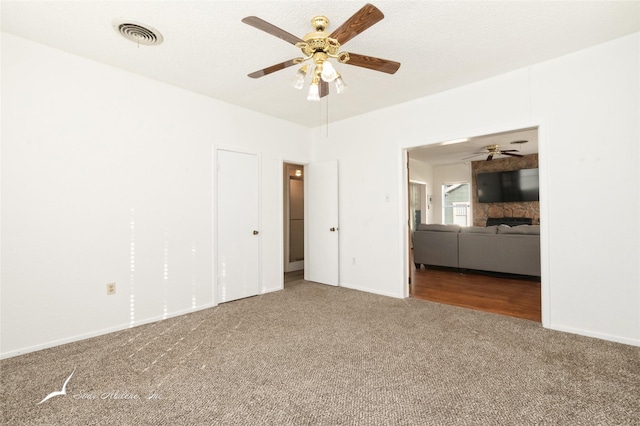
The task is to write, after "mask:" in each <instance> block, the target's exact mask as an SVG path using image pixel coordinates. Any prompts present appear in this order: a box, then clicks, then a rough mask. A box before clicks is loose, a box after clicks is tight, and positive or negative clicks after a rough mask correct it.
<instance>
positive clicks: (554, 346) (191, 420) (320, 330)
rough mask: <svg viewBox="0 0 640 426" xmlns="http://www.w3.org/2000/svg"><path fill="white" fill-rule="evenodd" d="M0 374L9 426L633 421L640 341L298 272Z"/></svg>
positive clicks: (638, 398) (13, 363)
mask: <svg viewBox="0 0 640 426" xmlns="http://www.w3.org/2000/svg"><path fill="white" fill-rule="evenodd" d="M0 367H1V379H2V390H1V394H0V397H1V398H2V417H3V424H8V425H92V424H95V425H98V424H99V425H214V424H215V425H217V424H228V425H287V424H294V425H457V424H460V425H513V424H518V425H527V424H549V425H557V424H563V425H565V424H566V425H572V424H582V425H594V424H600V425H627V424H628V425H631V424H640V348H637V347H631V346H625V345H620V344H615V343H609V342H605V341H599V340H595V339H590V338H584V337H579V336H575V335H571V334H565V333H559V332H553V331H550V330H545V329H543V328H542V327H541V326H540V325H539V324H537V323H534V322H530V321H526V320H519V319H515V318H510V317H504V316H499V315H493V314H489V313H483V312H478V311H472V310H466V309H463V308H457V307H452V306H445V305H439V304H436V303H432V302H427V301H421V300H413V299H408V300H398V299H393V298H387V297H382V296H376V295H372V294H367V293H362V292H358V291H353V290H348V289H343V288H333V287H328V286H323V285H320V284H314V283H308V282H304V281H296V282H293V283H290V284H289V285H288V286H287V288H286V289H285V290H284V291H280V292H276V293H271V294H266V295H263V296H257V297H253V298H249V299H245V300H240V301H237V302H232V303H227V304H224V305H220V306H218V307H216V308H213V309H208V310H205V311H201V312H196V313H193V314H189V315H185V316H181V317H178V318H173V319H169V320H166V321H162V322H159V323H155V324H150V325H146V326H141V327H137V328H133V329H129V330H126V331H122V332H118V333H113V334H110V335H106V336H102V337H98V338H94V339H90V340H86V341H82V342H78V343H73V344H69V345H64V346H60V347H57V348H53V349H49V350H44V351H40V352H36V353H32V354H27V355H23V356H19V357H15V358H10V359H7V360H3V361H2V362H1V363H0ZM72 372H73V375H72V376H71V377H70V378H69V376H70V374H71V373H72ZM67 379H68V383H67V387H66V391H67V393H66V395H60V396H55V397H52V398H50V399H49V400H47V401H44V402H43V403H41V404H38V403H39V402H40V401H41V400H42V399H43V398H45V396H47V395H48V394H49V393H50V392H53V391H56V390H58V391H59V390H60V389H61V388H62V386H63V383H64V382H65V380H67ZM153 395H155V396H154V397H151V396H153Z"/></svg>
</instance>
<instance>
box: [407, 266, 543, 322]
mask: <svg viewBox="0 0 640 426" xmlns="http://www.w3.org/2000/svg"><path fill="white" fill-rule="evenodd" d="M410 294H411V297H415V298H418V299H424V300H430V301H432V302H439V303H445V304H448V305H455V306H462V307H464V308H470V309H476V310H480V311H486V312H493V313H496V314H501V315H508V316H512V317H517V318H524V319H528V320H532V321H538V322H540V321H541V320H542V314H541V310H540V305H541V300H540V282H539V281H538V280H537V279H527V278H524V277H523V279H519V277H517V278H514V277H513V276H509V277H503V276H494V275H489V274H483V273H472V272H466V273H460V272H458V271H456V270H449V269H438V268H431V267H430V268H429V269H424V267H422V268H421V269H418V270H415V271H414V276H413V279H412V284H411V286H410Z"/></svg>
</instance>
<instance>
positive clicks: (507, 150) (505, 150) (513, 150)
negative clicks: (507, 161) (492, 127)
mask: <svg viewBox="0 0 640 426" xmlns="http://www.w3.org/2000/svg"><path fill="white" fill-rule="evenodd" d="M500 152H503V153H504V152H519V151H518V150H517V149H501V150H500Z"/></svg>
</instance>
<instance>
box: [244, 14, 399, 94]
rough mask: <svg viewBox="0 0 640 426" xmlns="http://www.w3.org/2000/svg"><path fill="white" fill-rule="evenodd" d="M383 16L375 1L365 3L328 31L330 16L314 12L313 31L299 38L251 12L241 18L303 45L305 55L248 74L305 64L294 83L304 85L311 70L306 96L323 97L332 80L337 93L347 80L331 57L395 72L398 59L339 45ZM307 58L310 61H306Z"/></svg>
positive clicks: (297, 44) (301, 47)
mask: <svg viewBox="0 0 640 426" xmlns="http://www.w3.org/2000/svg"><path fill="white" fill-rule="evenodd" d="M383 18H384V15H383V14H382V12H381V11H380V10H379V9H378V8H377V7H375V6H373V5H372V4H366V5H364V6H363V7H362V8H361V9H360V10H358V11H357V12H356V13H355V14H353V16H351V17H350V18H349V19H347V20H346V21H345V22H344V23H343V24H342V25H341V26H339V27H338V28H337V29H335V30H334V31H333V32H332V33H330V34H329V33H327V32H326V31H325V30H326V29H327V27H328V26H329V19H328V18H327V17H326V16H315V17H314V18H313V19H312V20H311V25H312V26H313V29H314V31H313V32H310V33H308V34H307V35H305V36H303V37H302V38H299V37H297V36H295V35H293V34H290V33H288V32H286V31H284V30H282V29H280V28H278V27H276V26H275V25H273V24H270V23H268V22H266V21H264V20H263V19H260V18H258V17H256V16H248V17H246V18H244V19H243V20H242V22H244V23H245V24H247V25H251V26H252V27H255V28H257V29H259V30H262V31H264V32H266V33H268V34H271V35H273V36H275V37H278V38H280V39H282V40H284V41H286V42H288V43H291V44H293V45H294V46H295V47H297V48H298V49H300V51H301V52H302V55H303V56H302V57H296V58H293V59H290V60H287V61H284V62H280V63H279V64H275V65H272V66H270V67H267V68H264V69H261V70H258V71H255V72H252V73H251V74H249V77H251V78H260V77H264V76H265V75H268V74H271V73H273V72H276V71H280V70H282V69H285V68H288V67H290V66H293V65H302V66H301V67H300V68H299V69H298V71H297V73H296V74H295V76H294V87H295V88H297V89H302V88H303V86H304V81H305V77H306V75H307V73H309V72H310V73H311V85H310V86H309V94H308V96H307V99H308V100H311V101H319V100H320V98H322V97H324V96H327V95H328V94H329V83H331V82H334V83H335V86H336V91H337V92H338V93H342V92H343V91H344V87H345V84H344V81H343V80H342V76H341V75H340V73H338V72H337V71H336V69H335V68H334V67H333V65H332V63H331V61H330V59H331V60H336V61H337V62H339V63H342V64H347V65H354V66H357V67H362V68H368V69H370V70H374V71H381V72H384V73H387V74H394V73H395V72H396V71H397V70H398V68H400V63H399V62H394V61H389V60H387V59H380V58H375V57H373V56H366V55H361V54H359V53H353V52H347V51H341V50H340V47H341V46H343V45H344V44H345V43H346V42H348V41H349V40H351V39H352V38H354V37H355V36H357V35H358V34H360V33H362V32H363V31H365V30H366V29H367V28H369V27H371V26H372V25H373V24H375V23H376V22H378V21H380V20H382V19H383ZM307 61H309V63H307V64H305V62H307Z"/></svg>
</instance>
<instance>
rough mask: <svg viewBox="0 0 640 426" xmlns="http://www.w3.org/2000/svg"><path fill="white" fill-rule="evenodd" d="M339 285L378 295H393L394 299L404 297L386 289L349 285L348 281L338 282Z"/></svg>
mask: <svg viewBox="0 0 640 426" xmlns="http://www.w3.org/2000/svg"><path fill="white" fill-rule="evenodd" d="M340 287H344V288H349V289H351V290H358V291H364V292H365V293H373V294H378V295H380V296H387V297H393V298H395V299H404V296H403V295H401V294H396V293H390V292H387V291H379V290H373V289H371V288H368V287H359V286H354V285H350V284H348V283H343V282H341V283H340Z"/></svg>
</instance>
